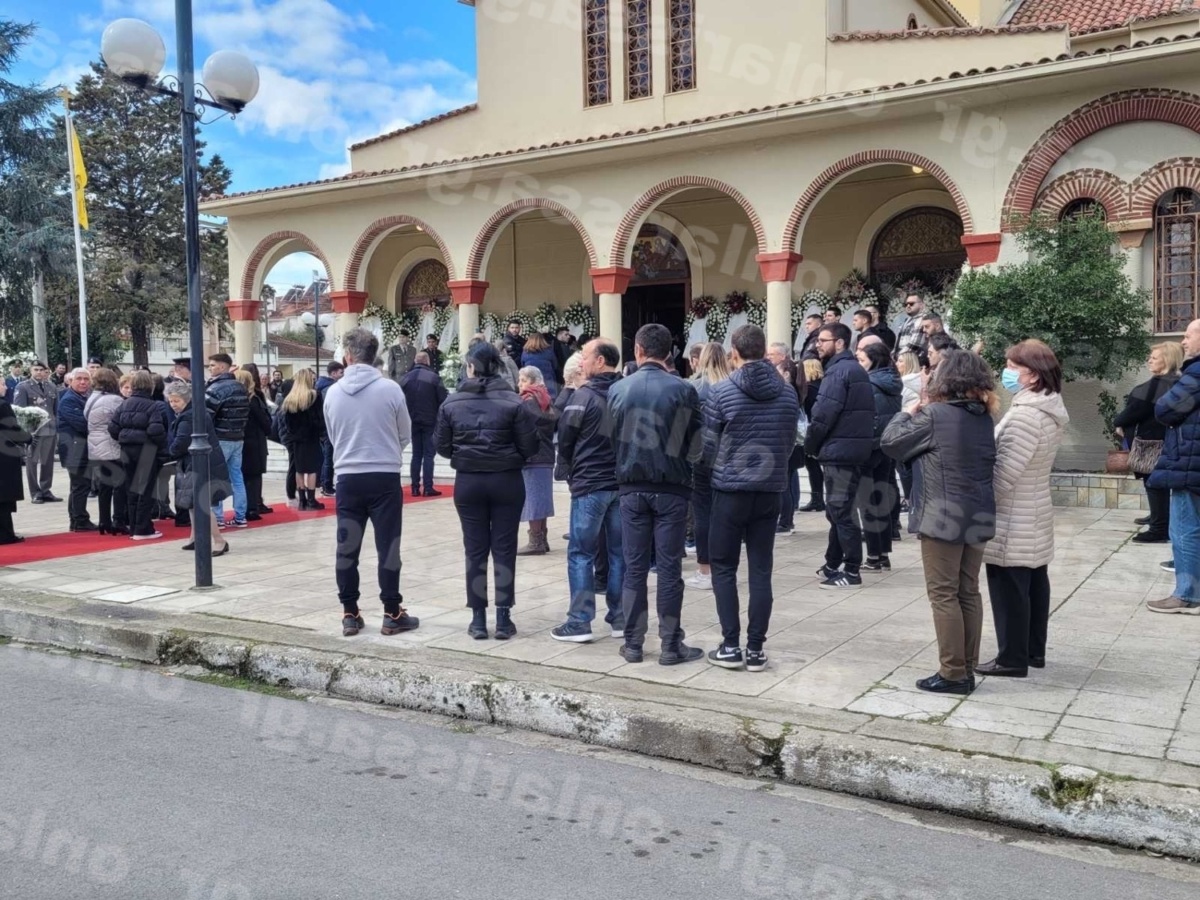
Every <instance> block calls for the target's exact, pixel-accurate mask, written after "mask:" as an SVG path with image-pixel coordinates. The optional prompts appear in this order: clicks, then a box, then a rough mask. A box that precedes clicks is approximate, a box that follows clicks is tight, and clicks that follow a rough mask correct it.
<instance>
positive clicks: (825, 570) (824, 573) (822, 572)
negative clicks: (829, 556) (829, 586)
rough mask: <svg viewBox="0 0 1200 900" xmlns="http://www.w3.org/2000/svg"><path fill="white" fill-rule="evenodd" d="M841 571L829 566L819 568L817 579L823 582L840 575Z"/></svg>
mask: <svg viewBox="0 0 1200 900" xmlns="http://www.w3.org/2000/svg"><path fill="white" fill-rule="evenodd" d="M841 571H842V570H841V569H831V568H829V566H821V568H819V569H817V577H818V578H820V579H821V580H822V581H824V580H825V579H827V578H832V577H833V576H834V575H838V574H840V573H841Z"/></svg>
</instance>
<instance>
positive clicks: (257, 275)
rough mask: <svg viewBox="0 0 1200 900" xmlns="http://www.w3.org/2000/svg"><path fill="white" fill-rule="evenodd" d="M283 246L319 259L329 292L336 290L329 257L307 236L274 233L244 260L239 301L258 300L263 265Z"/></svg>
mask: <svg viewBox="0 0 1200 900" xmlns="http://www.w3.org/2000/svg"><path fill="white" fill-rule="evenodd" d="M284 245H295V246H296V247H297V248H298V249H300V250H305V251H307V252H308V253H311V254H312V255H313V256H315V257H316V258H317V259H319V260H320V261H321V263H322V265H324V266H325V277H326V278H328V279H329V290H331V291H334V290H337V288H336V286H335V285H334V283H333V267H332V266H330V265H329V257H327V256H326V255H325V252H324V251H323V250H321V248H320V247H318V246H317V245H316V244H315V243H313V241H312V240H311V239H310V238H309V237H308V235H306V234H302V233H301V232H299V231H276V232H274V233H273V234H268V235H267V236H266V237H265V238H263V239H262V240H261V241H259V242H258V243H257V244H256V245H255V247H254V250H253V251H251V253H250V257H249V258H248V259H247V260H246V267H245V268H244V269H243V270H242V282H241V291H242V293H241V297H240V298H239V299H242V300H257V299H258V291H259V290H260V289H261V288H262V283H263V278H265V277H266V274H267V267H264V266H263V263H264V262H266V261H267V260H268V259H269V258H270V257H271V256H273V255H275V254H276V253H277V251H279V250H280V249H281V248H283V247H284ZM292 252H294V251H292Z"/></svg>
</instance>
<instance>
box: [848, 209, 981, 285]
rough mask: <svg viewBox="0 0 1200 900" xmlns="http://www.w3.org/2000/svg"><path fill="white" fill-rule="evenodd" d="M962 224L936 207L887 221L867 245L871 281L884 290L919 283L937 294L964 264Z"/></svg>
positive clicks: (952, 281) (946, 211) (955, 279)
mask: <svg viewBox="0 0 1200 900" xmlns="http://www.w3.org/2000/svg"><path fill="white" fill-rule="evenodd" d="M962 236H963V224H962V219H960V218H959V217H958V215H957V214H955V213H953V212H951V211H950V210H948V209H942V208H941V207H939V206H919V207H916V208H915V209H908V210H905V211H904V212H902V213H900V214H899V215H898V216H896V217H895V218H893V219H891V220H890V221H889V222H888V223H887V224H886V225H884V226H883V228H881V229H879V234H878V235H876V237H875V242H874V244H872V246H871V273H870V274H871V278H872V280H873V281H875V282H876V283H878V284H879V285H880V286H881V287H882V288H883V289H884V290H885V291H887V290H889V288H896V287H898V286H900V285H902V284H904V283H906V282H908V281H912V280H914V279H915V280H919V281H921V282H923V283H924V284H925V285H927V286H928V287H929V288H931V289H933V290H935V291H938V292H939V293H940V292H941V291H943V290H945V289H946V288H948V287H950V286H952V285H953V284H954V282H955V281H957V280H958V276H959V275H960V274H961V273H962V267H963V263H965V262H966V261H967V250H966V248H965V247H963V244H962Z"/></svg>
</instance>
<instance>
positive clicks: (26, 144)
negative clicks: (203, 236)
mask: <svg viewBox="0 0 1200 900" xmlns="http://www.w3.org/2000/svg"><path fill="white" fill-rule="evenodd" d="M35 31H36V29H35V27H34V26H33V25H30V24H22V23H19V22H14V21H12V20H8V19H0V333H2V334H3V336H4V341H3V344H4V347H3V349H4V350H5V351H6V352H14V351H17V350H25V351H28V350H32V349H33V312H32V297H33V290H34V286H35V284H36V283H37V282H38V279H39V275H40V277H41V282H42V284H43V285H45V288H46V295H47V296H46V304H47V306H48V307H52V306H53V305H54V303H55V302H56V299H55V298H53V297H52V296H51V292H52V290H53V289H55V288H56V287H58V286H59V281H58V276H65V275H67V274H70V273H72V272H74V268H75V266H74V262H75V260H74V244H73V237H72V234H71V207H70V200H69V196H68V193H67V190H68V185H67V178H68V175H67V158H66V146H65V144H63V143H57V142H56V141H55V131H54V128H53V125H52V123H53V118H52V116H53V108H54V104H55V103H56V97H55V94H54V92H53V91H51V90H45V89H43V88H39V87H36V86H32V85H21V84H16V83H15V82H13V81H10V80H9V79H8V78H6V77H5V76H6V75H7V74H8V73H9V72H11V71H12V68H13V66H14V64H15V63H16V60H17V57H18V56H19V54H20V51H21V49H22V48H23V47H24V46H25V45H27V44H28V43H29V41H30V39H31V38H32V37H33V35H34V33H35ZM71 293H72V294H74V289H72V291H71ZM63 299H65V298H63ZM48 325H49V323H48Z"/></svg>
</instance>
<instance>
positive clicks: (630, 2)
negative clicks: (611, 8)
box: [625, 0, 653, 100]
mask: <svg viewBox="0 0 1200 900" xmlns="http://www.w3.org/2000/svg"><path fill="white" fill-rule="evenodd" d="M650 52H651V51H650V0H625V99H626V100H640V99H641V98H643V97H649V96H650V93H651V91H652V89H653V79H652V72H653V67H652V65H651V60H650Z"/></svg>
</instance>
